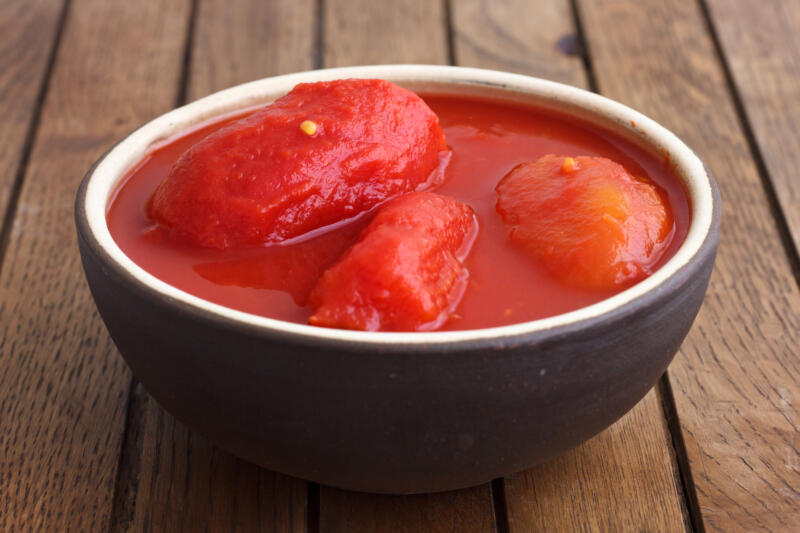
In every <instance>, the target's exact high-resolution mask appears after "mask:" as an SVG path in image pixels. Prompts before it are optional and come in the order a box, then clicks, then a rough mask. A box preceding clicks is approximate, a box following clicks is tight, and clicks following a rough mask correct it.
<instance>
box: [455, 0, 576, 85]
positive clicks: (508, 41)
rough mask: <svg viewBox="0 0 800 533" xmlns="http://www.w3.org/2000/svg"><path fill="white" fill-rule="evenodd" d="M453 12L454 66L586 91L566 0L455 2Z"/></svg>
mask: <svg viewBox="0 0 800 533" xmlns="http://www.w3.org/2000/svg"><path fill="white" fill-rule="evenodd" d="M451 10H452V17H453V44H454V46H455V53H454V56H455V60H456V63H457V64H459V65H463V66H467V67H481V68H489V69H494V70H504V71H508V72H518V73H520V74H527V75H529V76H536V77H539V78H546V79H549V80H553V81H559V82H561V83H569V84H570V85H576V86H578V87H584V88H586V87H587V83H588V82H587V79H586V72H585V69H584V67H583V59H582V57H581V55H580V52H581V50H580V45H579V42H580V39H579V37H578V36H577V32H576V30H575V25H574V23H573V17H572V9H571V7H570V2H569V0H548V1H546V2H526V1H525V0H507V1H504V2H492V1H491V0H459V1H457V2H453V3H452V7H451Z"/></svg>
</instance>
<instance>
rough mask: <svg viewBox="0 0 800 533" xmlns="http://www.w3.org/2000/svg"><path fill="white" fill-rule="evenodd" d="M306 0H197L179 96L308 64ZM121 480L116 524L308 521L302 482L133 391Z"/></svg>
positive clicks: (173, 527) (281, 524) (267, 527)
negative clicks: (234, 451) (230, 449)
mask: <svg viewBox="0 0 800 533" xmlns="http://www.w3.org/2000/svg"><path fill="white" fill-rule="evenodd" d="M316 16H317V13H316V10H315V2H314V1H313V0H303V1H298V0H281V1H275V2H260V1H250V2H245V1H239V2H226V1H223V0H213V1H211V0H202V1H201V2H200V4H199V5H198V8H197V14H196V19H195V34H194V39H193V43H194V46H193V48H192V51H191V60H190V65H191V67H190V70H189V76H188V80H187V82H188V87H187V95H188V97H189V99H194V98H198V97H200V96H204V95H206V94H209V93H212V92H214V91H218V90H220V89H223V88H225V87H228V86H231V85H235V84H238V83H242V82H245V81H249V80H253V79H258V78H262V77H265V76H270V75H275V74H281V73H285V72H289V71H295V70H304V69H308V68H311V67H312V66H313V60H314V55H315V50H316V43H315V33H314V31H309V28H312V29H313V27H314V24H315V19H316ZM134 398H135V400H134V402H132V405H131V414H130V416H129V419H130V420H131V427H129V428H128V434H129V435H130V439H129V443H128V445H127V446H126V451H127V455H128V457H126V458H125V461H127V462H129V463H131V466H130V467H128V468H127V470H128V471H130V472H132V475H130V476H126V477H124V478H123V479H121V481H122V483H121V486H120V489H119V490H120V497H119V498H118V503H117V513H118V516H119V519H118V522H117V524H116V530H118V531H128V530H135V531H197V530H202V529H205V530H209V531H234V530H236V531H269V532H281V533H283V532H285V533H289V532H300V531H305V530H306V515H307V508H306V505H307V504H306V500H307V487H306V483H305V482H304V481H301V480H298V479H294V478H290V477H287V476H282V475H280V474H276V473H274V472H271V471H268V470H264V469H262V468H259V467H258V466H256V465H254V464H252V463H248V462H246V461H243V460H241V459H238V458H236V457H233V456H232V455H230V454H228V453H226V452H224V451H222V450H220V449H219V448H217V447H216V446H214V445H213V444H212V443H211V442H209V441H208V440H206V439H204V438H203V437H200V436H198V435H196V434H194V433H192V432H191V431H189V430H188V429H186V428H185V427H184V426H183V425H182V424H180V423H179V422H177V421H176V420H175V419H174V418H173V417H172V416H170V415H169V414H167V413H166V412H164V410H163V409H161V407H160V406H158V404H156V402H155V401H154V400H153V399H152V398H150V397H149V396H148V395H147V394H146V393H144V392H143V391H141V392H139V393H138V394H137V395H135V396H134Z"/></svg>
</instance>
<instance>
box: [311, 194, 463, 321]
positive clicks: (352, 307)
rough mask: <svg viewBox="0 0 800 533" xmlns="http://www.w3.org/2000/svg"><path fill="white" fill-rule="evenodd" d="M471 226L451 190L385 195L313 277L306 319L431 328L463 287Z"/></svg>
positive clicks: (447, 314) (444, 318)
mask: <svg viewBox="0 0 800 533" xmlns="http://www.w3.org/2000/svg"><path fill="white" fill-rule="evenodd" d="M476 233H477V222H476V220H475V215H474V214H473V211H472V208H470V207H469V206H467V205H465V204H462V203H461V202H459V201H458V200H455V199H453V198H449V197H447V196H440V195H438V194H433V193H425V192H418V193H411V194H407V195H405V196H402V197H400V198H396V199H394V200H391V201H390V202H388V203H386V204H385V205H383V206H382V207H381V208H380V210H379V211H378V213H377V215H375V218H374V219H373V220H372V222H370V224H369V226H367V227H366V228H365V229H364V231H363V233H362V234H361V237H360V238H359V241H358V242H357V243H356V244H354V245H353V247H352V248H350V249H349V250H348V251H347V252H346V253H345V255H344V256H343V257H342V259H341V260H340V261H339V262H338V263H336V264H335V265H334V266H332V267H331V268H330V269H328V270H327V271H326V272H325V273H324V274H323V275H322V277H321V278H320V280H319V281H318V282H317V285H316V287H314V289H313V290H312V291H311V295H310V297H309V304H310V306H311V309H312V310H313V311H314V314H313V315H312V316H311V318H309V323H311V324H313V325H315V326H325V327H330V328H343V329H359V330H367V331H379V330H380V331H423V330H432V329H436V328H438V327H439V326H441V325H442V324H443V323H444V322H446V321H447V319H448V318H449V317H450V314H451V313H452V312H453V310H454V309H455V307H456V306H457V305H458V302H459V301H460V300H461V297H462V296H463V294H464V289H465V288H466V284H467V278H468V272H467V270H466V268H464V265H463V263H462V261H463V259H464V258H465V257H466V255H467V253H468V252H469V247H470V246H471V245H472V241H473V240H474V237H475V235H476Z"/></svg>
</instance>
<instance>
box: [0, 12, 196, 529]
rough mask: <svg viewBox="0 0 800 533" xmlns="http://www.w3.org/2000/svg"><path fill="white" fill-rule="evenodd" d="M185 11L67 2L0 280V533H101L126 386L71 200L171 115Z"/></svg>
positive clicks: (106, 518) (107, 512)
mask: <svg viewBox="0 0 800 533" xmlns="http://www.w3.org/2000/svg"><path fill="white" fill-rule="evenodd" d="M188 8H189V6H188V3H187V2H185V1H170V2H166V1H162V2H146V3H145V2H107V1H105V0H75V1H73V2H72V3H71V9H70V12H69V13H68V16H67V20H66V25H65V28H64V34H63V38H62V41H61V45H60V47H59V50H58V53H57V56H56V61H55V67H54V70H53V73H52V78H51V81H50V88H49V91H48V94H47V96H46V99H45V102H44V107H43V110H42V115H41V122H40V126H39V130H38V132H37V135H36V138H35V143H34V145H33V150H32V153H31V157H30V161H29V165H28V168H27V172H26V175H25V180H24V183H23V184H22V189H21V191H20V197H19V204H18V209H17V213H16V216H15V218H14V225H13V228H12V231H11V234H10V240H9V247H8V250H7V254H6V257H5V260H4V262H3V265H2V273H1V274H0V361H1V362H2V368H3V371H2V372H0V457H1V458H2V460H0V487H2V490H0V530H2V531H98V530H105V529H107V528H108V527H109V517H110V514H111V501H112V493H113V489H114V479H115V476H116V465H117V459H118V456H119V451H120V441H121V438H122V432H123V422H124V419H125V405H126V399H127V396H128V387H129V383H130V377H129V374H128V371H127V368H126V367H125V364H124V362H123V361H122V359H121V358H120V357H119V355H118V354H117V353H116V350H115V349H114V347H113V345H112V343H111V341H110V339H109V337H108V335H107V334H106V330H105V327H104V326H103V324H102V323H101V322H100V320H99V319H98V317H97V314H96V312H95V308H94V304H93V303H92V299H91V297H90V296H89V291H88V289H87V287H86V284H85V282H84V279H83V274H82V272H81V267H80V265H79V259H78V251H77V245H76V242H75V241H76V239H75V232H74V229H73V224H72V209H73V199H74V195H75V189H76V187H77V184H78V181H79V180H80V178H81V177H82V176H83V174H84V172H86V170H87V169H88V167H89V165H90V164H91V163H92V161H93V160H94V159H96V158H97V157H98V156H99V155H100V154H101V153H102V152H103V150H106V149H107V148H108V147H109V146H110V145H111V144H112V143H113V142H114V141H115V140H116V139H119V138H121V137H123V136H124V135H125V134H126V133H127V132H128V131H130V130H131V129H132V128H133V127H135V126H137V125H138V124H140V123H141V122H143V121H145V120H147V119H149V118H151V117H153V116H155V115H157V114H159V113H161V112H163V111H166V110H167V109H169V107H170V106H171V105H172V102H173V101H174V99H175V94H176V92H177V86H178V78H179V73H180V63H181V51H182V45H183V40H184V38H185V35H186V20H187V18H188V12H189V11H188ZM4 15H5V13H4ZM99 43H102V45H100V44H99Z"/></svg>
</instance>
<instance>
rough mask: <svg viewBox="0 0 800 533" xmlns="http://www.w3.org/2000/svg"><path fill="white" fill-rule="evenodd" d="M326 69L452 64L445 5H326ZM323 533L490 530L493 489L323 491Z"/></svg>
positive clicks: (363, 0)
mask: <svg viewBox="0 0 800 533" xmlns="http://www.w3.org/2000/svg"><path fill="white" fill-rule="evenodd" d="M324 4H325V13H324V17H323V21H324V24H325V26H324V28H323V34H324V43H325V51H324V58H325V66H326V67H338V66H345V65H358V64H369V63H433V64H444V63H447V61H448V50H447V32H446V26H445V22H446V21H445V18H444V10H443V4H442V3H441V2H425V1H422V0H403V1H394V2H387V3H381V2H370V1H369V0H357V1H350V0H326V2H325V3H324ZM319 505H320V509H319V514H320V524H319V531H320V533H334V532H339V531H341V532H349V531H370V532H375V533H378V532H387V533H388V532H396V533H399V532H408V533H412V532H413V533H425V532H445V531H449V532H462V531H487V532H488V531H493V530H494V512H493V504H492V494H491V488H490V486H489V485H488V484H487V485H483V486H481V487H475V488H471V489H467V490H463V491H457V492H449V493H441V494H429V495H420V496H381V495H370V494H363V493H356V492H347V491H341V490H338V489H334V488H329V487H324V486H323V487H320V495H319Z"/></svg>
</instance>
